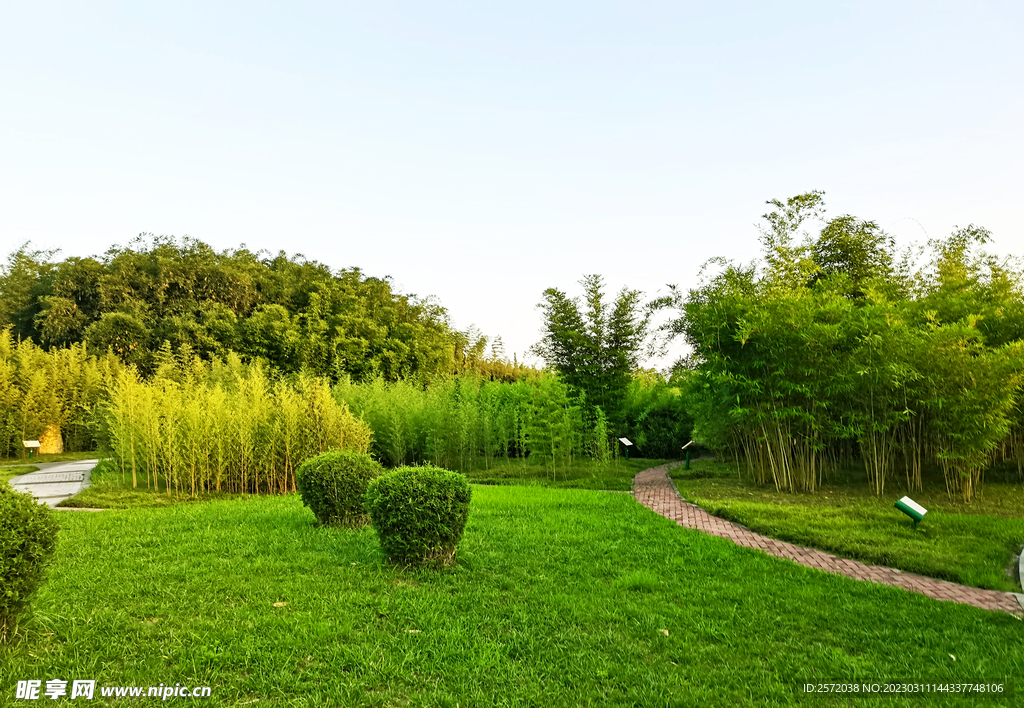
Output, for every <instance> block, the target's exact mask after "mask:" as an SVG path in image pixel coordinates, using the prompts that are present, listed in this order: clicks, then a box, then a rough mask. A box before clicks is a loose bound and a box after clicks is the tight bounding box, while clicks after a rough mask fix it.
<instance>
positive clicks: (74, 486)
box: [8, 460, 99, 506]
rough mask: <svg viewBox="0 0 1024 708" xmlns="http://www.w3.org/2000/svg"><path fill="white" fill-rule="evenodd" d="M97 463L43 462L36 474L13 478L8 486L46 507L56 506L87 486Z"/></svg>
mask: <svg viewBox="0 0 1024 708" xmlns="http://www.w3.org/2000/svg"><path fill="white" fill-rule="evenodd" d="M97 462H99V460H78V461H75V462H43V463H41V464H39V465H37V467H39V470H38V471H37V472H30V473H29V474H23V475H21V476H20V477H14V478H13V479H11V480H10V481H9V482H8V484H9V485H11V486H12V487H13V488H15V489H17V490H18V491H19V492H28V493H29V494H32V495H33V496H35V497H36V499H38V500H39V501H40V502H43V503H45V504H47V505H48V506H56V505H57V504H58V503H59V502H62V501H64V500H65V499H67V498H68V497H71V496H74V495H75V494H78V493H79V492H80V491H82V490H83V489H85V488H86V487H88V486H89V477H90V475H91V474H92V468H93V467H95V466H96V463H97ZM28 464H31V463H28Z"/></svg>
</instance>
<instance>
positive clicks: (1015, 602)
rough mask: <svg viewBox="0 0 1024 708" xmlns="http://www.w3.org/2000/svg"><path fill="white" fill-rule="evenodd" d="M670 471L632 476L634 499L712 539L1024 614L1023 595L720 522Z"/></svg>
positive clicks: (655, 470) (831, 570)
mask: <svg viewBox="0 0 1024 708" xmlns="http://www.w3.org/2000/svg"><path fill="white" fill-rule="evenodd" d="M668 467H669V466H668V465H662V466H661V467H653V468H651V469H649V470H644V471H643V472H641V473H640V474H638V475H637V476H636V477H634V478H633V496H634V497H635V498H636V500H637V501H638V502H640V503H641V504H643V505H644V506H646V507H647V508H648V509H651V510H652V511H654V512H655V513H657V514H660V515H661V516H664V517H665V518H668V519H672V520H673V521H675V522H676V523H677V524H679V525H680V526H685V527H686V528H688V529H695V530H697V531H703V532H704V533H707V534H711V535H712V536H719V537H721V538H727V539H729V540H730V541H732V542H733V543H735V544H736V545H738V546H745V547H746V548H757V549H760V550H762V551H764V552H765V553H768V554H770V555H773V556H776V557H777V558H785V559H787V560H791V561H794V562H796V563H799V564H800V565H805V566H807V567H808V568H817V569H818V570H824V571H825V572H826V573H836V574H838V575H845V576H846V577H848V578H853V579H854V580H867V581H870V582H874V583H881V584H882V585H893V586H895V587H899V588H903V589H904V590H909V591H911V592H916V593H920V594H922V595H927V596H928V597H930V598H932V599H935V600H946V601H949V602H960V603H963V604H965V605H973V606H974V607H980V608H982V609H985V610H1004V611H1006V612H1010V613H1011V614H1015V615H1018V616H1021V615H1024V596H1022V595H1017V594H1014V593H1011V592H999V591H997V590H982V589H980V588H972V587H967V586H965V585H957V584H956V583H949V582H946V581H944V580H936V579H935V578H926V577H924V576H921V575H914V574H912V573H905V572H903V571H902V570H896V569H895V568H886V567H883V566H879V565H867V564H866V563H860V562H858V561H854V560H849V559H846V558H837V557H836V556H833V555H830V554H828V553H825V552H824V551H818V550H815V549H813V548H804V547H803V546H797V545H794V544H792V543H786V542H785V541H777V540H775V539H773V538H768V537H767V536H762V535H760V534H757V533H754V532H753V531H750V530H749V529H746V528H744V527H742V526H739V525H737V524H734V523H731V522H729V521H726V520H724V519H719V518H718V517H717V516H712V515H711V514H709V513H708V512H706V511H704V510H703V509H701V508H700V507H699V506H696V505H695V504H691V503H689V502H688V501H686V500H685V499H683V498H682V496H680V494H679V492H678V491H677V490H676V487H675V485H674V484H672V480H670V479H669V477H668Z"/></svg>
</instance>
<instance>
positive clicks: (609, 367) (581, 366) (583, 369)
mask: <svg viewBox="0 0 1024 708" xmlns="http://www.w3.org/2000/svg"><path fill="white" fill-rule="evenodd" d="M580 285H582V286H583V292H584V295H583V300H584V304H585V309H584V310H583V311H581V310H580V301H579V298H570V297H569V296H568V295H566V294H565V293H564V292H562V291H561V290H558V289H557V288H548V289H547V290H545V291H544V301H543V302H541V303H540V304H539V305H538V307H539V308H541V310H542V311H543V313H544V330H543V332H544V336H543V338H542V339H541V341H540V342H538V343H537V344H536V345H534V347H533V350H532V351H533V352H534V353H535V354H537V355H538V356H540V357H541V358H542V359H544V361H545V362H546V363H547V364H548V366H550V367H552V368H553V369H555V370H556V371H557V372H558V373H559V375H560V376H561V377H562V379H563V380H564V381H565V382H566V384H568V386H569V387H570V389H571V390H572V392H573V394H574V395H575V396H576V397H581V396H582V397H583V398H585V401H586V403H587V404H588V406H590V407H597V408H600V409H601V410H602V411H604V413H605V415H606V416H607V417H608V421H609V422H610V424H611V427H612V429H613V430H618V429H621V427H622V425H623V424H624V411H623V407H624V406H623V404H624V399H625V394H626V387H627V386H628V385H629V381H630V374H631V372H632V371H633V370H634V369H635V368H636V367H637V366H638V363H639V358H640V353H641V350H642V348H643V346H644V343H645V341H646V339H647V335H648V331H649V322H650V313H649V311H647V309H646V308H645V307H644V305H643V303H642V302H641V298H642V296H643V294H642V293H641V292H640V291H639V290H629V289H627V288H623V289H622V290H620V291H619V294H618V296H617V297H616V299H615V302H614V303H612V305H611V308H610V309H609V307H608V305H607V303H606V302H605V299H604V279H603V278H602V277H601V276H600V275H586V276H584V277H583V279H582V280H581V281H580ZM591 415H593V414H591Z"/></svg>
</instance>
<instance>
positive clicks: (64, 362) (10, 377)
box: [0, 328, 124, 457]
mask: <svg viewBox="0 0 1024 708" xmlns="http://www.w3.org/2000/svg"><path fill="white" fill-rule="evenodd" d="M123 368H124V367H123V365H122V364H121V362H120V360H119V359H117V358H116V357H114V356H102V357H99V358H96V357H91V356H88V355H87V354H86V350H85V347H84V346H82V345H79V344H76V345H72V346H70V347H67V348H64V349H51V350H50V351H45V350H43V349H41V348H39V347H37V346H36V345H34V344H33V343H32V342H31V341H26V340H22V341H20V342H16V341H15V340H14V338H13V336H12V334H11V329H10V328H7V329H3V330H0V457H8V456H12V455H24V454H25V451H24V448H23V446H22V444H21V441H22V440H35V439H37V438H38V437H39V436H40V434H42V432H43V431H44V430H45V429H46V428H47V427H48V426H51V425H55V426H57V427H58V428H60V431H61V435H62V437H63V440H64V449H65V450H66V451H68V452H72V451H77V450H94V449H96V445H97V441H98V437H99V436H100V428H101V424H102V417H103V406H104V404H105V402H106V401H107V399H108V391H109V385H110V383H111V381H112V380H113V379H114V377H116V376H117V375H118V374H119V373H120V372H121V371H122V369H123Z"/></svg>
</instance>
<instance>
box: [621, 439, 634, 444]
mask: <svg viewBox="0 0 1024 708" xmlns="http://www.w3.org/2000/svg"><path fill="white" fill-rule="evenodd" d="M619 442H620V443H622V444H623V445H632V444H633V443H631V442H630V441H629V439H628V438H619Z"/></svg>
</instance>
